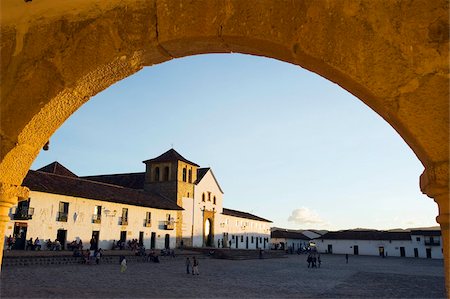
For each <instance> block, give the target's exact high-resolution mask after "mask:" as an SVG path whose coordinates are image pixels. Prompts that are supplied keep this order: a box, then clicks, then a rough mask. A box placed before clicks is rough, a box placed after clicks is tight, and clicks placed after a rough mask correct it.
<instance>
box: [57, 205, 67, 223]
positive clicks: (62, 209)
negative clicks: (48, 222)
mask: <svg viewBox="0 0 450 299" xmlns="http://www.w3.org/2000/svg"><path fill="white" fill-rule="evenodd" d="M68 214H69V203H68V202H62V201H60V202H59V209H58V215H57V217H58V218H57V221H61V222H67V216H68Z"/></svg>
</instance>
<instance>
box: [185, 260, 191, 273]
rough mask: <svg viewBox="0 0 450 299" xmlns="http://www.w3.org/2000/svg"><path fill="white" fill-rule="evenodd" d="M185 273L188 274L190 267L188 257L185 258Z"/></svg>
mask: <svg viewBox="0 0 450 299" xmlns="http://www.w3.org/2000/svg"><path fill="white" fill-rule="evenodd" d="M185 265H186V274H189V268H190V267H191V260H190V259H189V257H187V258H186V262H185Z"/></svg>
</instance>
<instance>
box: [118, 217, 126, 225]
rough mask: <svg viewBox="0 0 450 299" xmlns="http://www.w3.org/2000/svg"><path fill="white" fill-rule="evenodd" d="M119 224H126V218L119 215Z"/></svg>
mask: <svg viewBox="0 0 450 299" xmlns="http://www.w3.org/2000/svg"><path fill="white" fill-rule="evenodd" d="M119 225H128V218H125V217H119Z"/></svg>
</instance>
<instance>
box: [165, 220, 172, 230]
mask: <svg viewBox="0 0 450 299" xmlns="http://www.w3.org/2000/svg"><path fill="white" fill-rule="evenodd" d="M164 229H166V230H172V229H175V221H173V220H170V221H164Z"/></svg>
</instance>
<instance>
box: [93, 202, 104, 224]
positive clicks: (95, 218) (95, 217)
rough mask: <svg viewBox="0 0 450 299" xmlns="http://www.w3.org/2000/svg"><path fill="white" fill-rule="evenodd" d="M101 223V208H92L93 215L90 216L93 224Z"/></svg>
mask: <svg viewBox="0 0 450 299" xmlns="http://www.w3.org/2000/svg"><path fill="white" fill-rule="evenodd" d="M101 221H102V206H95V207H94V215H92V222H93V223H101Z"/></svg>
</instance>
